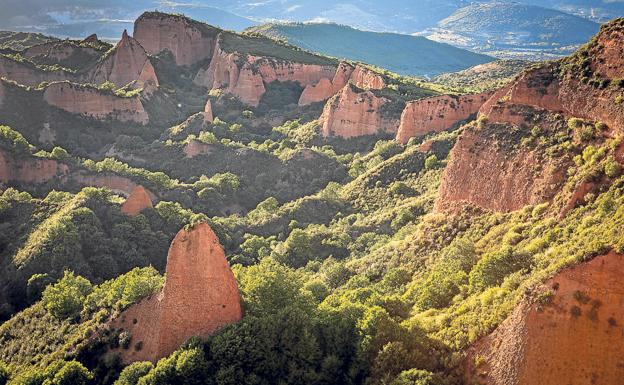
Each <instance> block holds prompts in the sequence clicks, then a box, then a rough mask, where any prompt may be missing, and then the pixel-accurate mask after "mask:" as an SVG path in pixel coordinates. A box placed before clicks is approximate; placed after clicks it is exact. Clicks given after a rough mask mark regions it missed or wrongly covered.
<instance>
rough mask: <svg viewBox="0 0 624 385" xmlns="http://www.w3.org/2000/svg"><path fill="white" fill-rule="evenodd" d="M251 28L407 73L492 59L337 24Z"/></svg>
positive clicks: (417, 38) (449, 68)
mask: <svg viewBox="0 0 624 385" xmlns="http://www.w3.org/2000/svg"><path fill="white" fill-rule="evenodd" d="M249 30H250V31H254V32H259V33H262V34H264V35H266V36H269V37H273V38H278V39H284V40H287V41H288V42H289V43H291V44H293V45H296V46H299V47H301V48H304V49H307V50H309V51H314V52H319V53H322V54H325V55H329V56H334V57H337V58H340V59H349V60H356V61H362V62H366V63H369V64H373V65H376V66H378V67H382V68H387V69H389V70H391V71H394V72H397V73H400V74H404V75H436V74H440V73H443V72H454V71H459V70H462V69H465V68H468V67H471V66H474V65H477V64H482V63H487V62H490V61H492V60H493V58H491V57H489V56H485V55H480V54H476V53H474V52H470V51H467V50H463V49H459V48H456V47H453V46H451V45H448V44H441V43H437V42H434V41H431V40H429V39H427V38H424V37H420V36H411V35H402V34H396V33H379V32H370V31H361V30H358V29H354V28H351V27H347V26H343V25H337V24H327V23H288V24H284V23H281V24H276V23H273V24H265V25H262V26H259V27H253V28H250V29H249Z"/></svg>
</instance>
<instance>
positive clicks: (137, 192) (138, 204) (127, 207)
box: [121, 185, 153, 216]
mask: <svg viewBox="0 0 624 385" xmlns="http://www.w3.org/2000/svg"><path fill="white" fill-rule="evenodd" d="M152 207H153V206H152V199H151V197H150V195H149V193H148V192H147V190H145V188H144V187H143V186H140V185H139V186H137V187H135V188H134V190H132V192H131V193H130V196H129V197H128V199H126V201H125V202H124V204H123V205H121V212H122V213H124V214H127V215H130V216H134V215H138V214H140V213H141V211H143V210H145V209H147V208H152Z"/></svg>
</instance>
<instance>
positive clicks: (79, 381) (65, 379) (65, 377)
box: [43, 361, 93, 385]
mask: <svg viewBox="0 0 624 385" xmlns="http://www.w3.org/2000/svg"><path fill="white" fill-rule="evenodd" d="M91 381H93V375H92V374H91V372H89V370H87V368H85V367H84V366H83V365H82V364H81V363H80V362H78V361H69V362H67V363H65V364H64V365H63V367H61V369H60V370H58V372H56V374H54V377H52V379H51V380H46V381H44V383H43V385H48V384H49V385H87V384H89V383H91Z"/></svg>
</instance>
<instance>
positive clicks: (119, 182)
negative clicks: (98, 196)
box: [70, 172, 157, 202]
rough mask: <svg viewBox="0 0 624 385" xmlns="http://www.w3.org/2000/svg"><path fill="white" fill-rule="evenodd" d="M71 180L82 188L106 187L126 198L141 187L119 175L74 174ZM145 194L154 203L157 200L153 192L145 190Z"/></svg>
mask: <svg viewBox="0 0 624 385" xmlns="http://www.w3.org/2000/svg"><path fill="white" fill-rule="evenodd" d="M70 178H71V180H72V181H73V182H75V183H77V184H79V185H81V186H90V187H105V188H108V189H110V190H111V191H113V192H114V193H117V194H119V195H124V196H130V194H131V193H132V191H134V190H135V189H136V188H138V187H139V185H138V184H137V183H135V182H133V181H132V180H131V179H129V178H126V177H123V176H118V175H106V174H87V173H84V172H78V173H73V174H72V175H71V176H70ZM145 192H147V195H148V196H149V198H150V200H151V201H152V202H154V201H155V200H156V199H157V197H156V195H154V193H152V192H151V191H149V190H147V189H145Z"/></svg>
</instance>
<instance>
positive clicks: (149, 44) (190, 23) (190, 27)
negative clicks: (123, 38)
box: [133, 12, 219, 66]
mask: <svg viewBox="0 0 624 385" xmlns="http://www.w3.org/2000/svg"><path fill="white" fill-rule="evenodd" d="M218 32H219V29H217V28H213V27H210V26H208V25H207V24H203V23H199V22H197V21H194V20H191V19H189V18H187V17H184V16H180V15H170V14H164V13H160V12H145V13H143V14H142V15H141V16H140V17H139V18H138V19H137V20H136V21H135V23H134V35H133V36H134V38H135V39H136V40H138V42H139V43H140V44H141V45H142V46H143V48H145V50H146V51H147V52H148V53H149V54H151V55H157V54H159V53H161V52H163V51H169V52H171V53H172V54H173V57H174V58H175V62H176V64H177V65H180V66H192V65H194V64H196V63H198V62H201V61H204V60H207V59H210V58H211V57H212V53H213V48H214V45H215V40H216V36H217V34H218Z"/></svg>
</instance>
